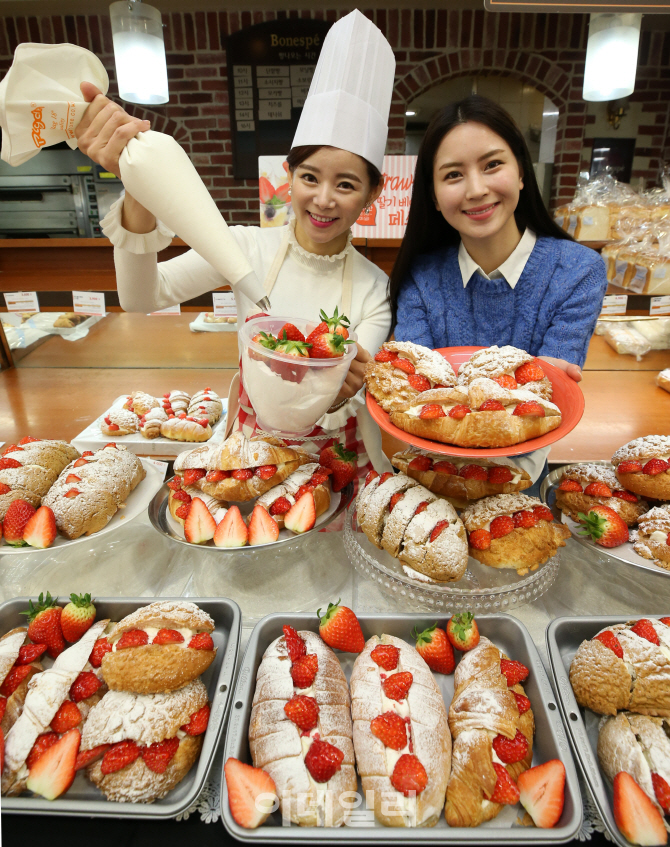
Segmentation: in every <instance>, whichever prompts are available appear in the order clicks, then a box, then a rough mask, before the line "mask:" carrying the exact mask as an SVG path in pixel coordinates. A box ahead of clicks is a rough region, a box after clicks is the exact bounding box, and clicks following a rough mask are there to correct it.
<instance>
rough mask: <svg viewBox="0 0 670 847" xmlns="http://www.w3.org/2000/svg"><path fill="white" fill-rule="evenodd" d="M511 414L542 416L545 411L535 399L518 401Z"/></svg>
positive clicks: (531, 416)
mask: <svg viewBox="0 0 670 847" xmlns="http://www.w3.org/2000/svg"><path fill="white" fill-rule="evenodd" d="M512 414H513V415H517V417H528V418H543V417H544V416H545V414H546V413H545V411H544V407H543V406H540V404H539V403H536V402H535V400H529V401H527V402H525V403H518V404H517V405H516V406H515V407H514V411H513V412H512Z"/></svg>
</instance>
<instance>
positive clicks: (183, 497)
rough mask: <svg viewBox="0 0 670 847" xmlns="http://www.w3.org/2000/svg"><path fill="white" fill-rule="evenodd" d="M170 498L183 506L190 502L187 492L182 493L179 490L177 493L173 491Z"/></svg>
mask: <svg viewBox="0 0 670 847" xmlns="http://www.w3.org/2000/svg"><path fill="white" fill-rule="evenodd" d="M172 497H173V499H174V500H179V501H180V502H181V503H184V504H185V505H186V504H189V503H190V502H191V499H192V498H191V495H190V494H189V493H188V491H183V490H182V489H179V490H178V491H173V492H172Z"/></svg>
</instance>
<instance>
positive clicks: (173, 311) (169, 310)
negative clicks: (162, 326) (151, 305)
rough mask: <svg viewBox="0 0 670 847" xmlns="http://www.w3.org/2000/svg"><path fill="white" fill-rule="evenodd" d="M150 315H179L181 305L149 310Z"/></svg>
mask: <svg viewBox="0 0 670 847" xmlns="http://www.w3.org/2000/svg"><path fill="white" fill-rule="evenodd" d="M149 314H150V315H181V305H180V304H179V303H177V305H176V306H166V308H165V309H159V310H158V311H157V312H149Z"/></svg>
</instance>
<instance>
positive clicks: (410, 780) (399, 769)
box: [391, 753, 428, 797]
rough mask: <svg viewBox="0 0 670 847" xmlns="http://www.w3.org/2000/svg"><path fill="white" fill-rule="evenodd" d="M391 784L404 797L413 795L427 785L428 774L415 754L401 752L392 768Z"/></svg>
mask: <svg viewBox="0 0 670 847" xmlns="http://www.w3.org/2000/svg"><path fill="white" fill-rule="evenodd" d="M391 785H392V786H393V787H394V788H395V790H396V791H399V792H400V793H401V794H404V795H405V797H409V796H410V795H412V796H414V795H416V794H420V793H421V792H422V791H423V790H424V788H425V787H426V785H428V774H427V773H426V769H425V768H424V766H423V765H422V764H421V762H420V761H419V759H417V757H416V756H414V755H413V754H412V753H403V755H402V756H401V757H400V758H399V759H398V761H397V762H396V763H395V767H394V768H393V773H392V774H391Z"/></svg>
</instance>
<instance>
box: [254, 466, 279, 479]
mask: <svg viewBox="0 0 670 847" xmlns="http://www.w3.org/2000/svg"><path fill="white" fill-rule="evenodd" d="M276 473H277V465H260V466H259V467H257V468H254V476H257V477H258V478H259V479H264V480H268V479H272V477H273V476H274V475H275V474H276Z"/></svg>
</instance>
